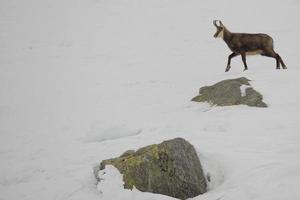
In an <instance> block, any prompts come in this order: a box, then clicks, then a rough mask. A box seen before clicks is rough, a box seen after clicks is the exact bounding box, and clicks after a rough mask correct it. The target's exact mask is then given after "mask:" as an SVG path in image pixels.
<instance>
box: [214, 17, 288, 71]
mask: <svg viewBox="0 0 300 200" xmlns="http://www.w3.org/2000/svg"><path fill="white" fill-rule="evenodd" d="M216 22H217V21H216V20H215V21H214V25H215V26H216V28H217V31H216V33H215V35H214V37H222V38H223V40H224V41H225V43H226V44H227V46H228V47H229V49H230V50H231V51H232V54H230V55H229V56H228V63H227V67H226V70H225V71H226V72H227V71H229V70H230V62H231V59H232V58H233V57H235V56H237V55H241V57H242V60H243V63H244V67H245V68H244V70H247V69H248V66H247V63H246V55H257V54H260V55H262V56H267V57H273V58H275V59H276V69H280V65H281V66H282V68H283V69H286V68H287V67H286V66H285V64H284V62H283V61H282V59H281V57H280V56H279V54H277V53H276V52H275V51H274V47H273V39H272V38H271V37H270V36H269V35H267V34H263V33H258V34H249V33H231V32H230V31H229V30H228V29H227V28H226V27H225V26H224V25H223V24H222V22H221V21H219V23H220V25H217V24H216Z"/></svg>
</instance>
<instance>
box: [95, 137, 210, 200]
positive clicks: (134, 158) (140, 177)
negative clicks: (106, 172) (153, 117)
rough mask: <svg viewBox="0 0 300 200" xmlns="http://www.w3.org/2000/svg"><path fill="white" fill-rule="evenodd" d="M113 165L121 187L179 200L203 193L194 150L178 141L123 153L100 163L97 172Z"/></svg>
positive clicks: (183, 141) (199, 165) (183, 142)
mask: <svg viewBox="0 0 300 200" xmlns="http://www.w3.org/2000/svg"><path fill="white" fill-rule="evenodd" d="M106 165H113V166H114V167H116V168H117V169H118V170H119V171H120V173H122V174H123V181H124V188H126V189H132V188H133V186H134V187H136V188H137V189H138V190H140V191H142V192H152V193H158V194H164V195H168V196H171V197H175V198H179V199H187V198H191V197H195V196H197V195H199V194H202V193H204V192H206V181H205V177H204V175H203V171H202V167H201V164H200V161H199V158H198V156H197V154H196V151H195V149H194V147H193V146H192V145H191V144H190V143H189V142H187V141H186V140H184V139H182V138H175V139H173V140H168V141H164V142H162V143H160V144H154V145H150V146H146V147H143V148H141V149H139V150H137V151H136V152H134V151H132V150H131V151H127V152H125V153H124V154H123V155H122V156H120V157H118V158H113V159H108V160H103V161H102V162H101V164H100V170H102V169H104V168H105V166H106Z"/></svg>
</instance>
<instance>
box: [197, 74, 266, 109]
mask: <svg viewBox="0 0 300 200" xmlns="http://www.w3.org/2000/svg"><path fill="white" fill-rule="evenodd" d="M249 81H250V80H248V79H247V78H245V77H242V78H237V79H229V80H224V81H221V82H218V83H216V84H214V85H212V86H205V87H202V88H200V91H199V95H198V96H196V97H194V98H193V99H192V101H196V102H208V103H210V104H212V105H217V106H232V105H241V104H243V105H248V106H253V107H268V106H267V104H266V103H264V102H263V96H262V95H261V94H260V93H259V92H257V91H256V90H254V89H253V88H252V87H251V85H250V83H249ZM242 85H245V86H248V87H247V88H246V89H245V95H242V92H241V86H242Z"/></svg>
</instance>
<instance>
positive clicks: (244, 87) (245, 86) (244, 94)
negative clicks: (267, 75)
mask: <svg viewBox="0 0 300 200" xmlns="http://www.w3.org/2000/svg"><path fill="white" fill-rule="evenodd" d="M247 88H251V86H249V85H241V87H240V89H241V95H242V97H244V96H246V89H247Z"/></svg>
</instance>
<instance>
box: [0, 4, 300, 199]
mask: <svg viewBox="0 0 300 200" xmlns="http://www.w3.org/2000/svg"><path fill="white" fill-rule="evenodd" d="M299 8H300V4H299V2H298V1H295V0H287V1H284V2H283V1H279V0H274V1H271V0H265V1H259V0H252V1H251V3H247V4H246V3H245V2H243V1H238V0H224V1H209V0H203V1H197V0H191V1H183V0H172V1H171V0H143V1H141V0H130V1H129V0H106V1H105V0H85V1H83V0H72V1H71V0H59V1H58V0H51V1H50V0H44V1H36V0H27V1H17V0H2V1H1V2H0V27H1V31H0V44H1V45H0V85H1V90H0V160H1V165H0V199H1V200H17V199H24V200H35V199H43V200H48V199H49V200H53V199H57V200H69V199H72V200H76V199H90V200H94V199H95V200H96V199H111V197H112V196H110V195H114V199H122V200H129V199H139V200H140V199H156V200H162V199H170V198H169V197H165V196H162V195H156V194H146V193H141V192H139V191H137V190H134V191H133V192H130V191H124V190H122V189H121V188H120V175H119V174H117V173H116V172H115V171H113V170H112V169H111V170H109V171H108V173H107V176H106V181H107V183H111V184H112V185H103V186H98V187H104V188H106V189H102V190H103V191H102V194H101V193H100V192H99V191H98V190H97V185H96V181H95V178H94V176H93V166H95V165H96V164H98V163H99V162H100V161H101V160H103V159H107V158H112V157H116V156H119V155H120V154H122V153H123V152H124V151H126V150H128V149H138V148H140V147H142V146H145V145H149V144H153V143H160V142H162V141H163V140H166V139H171V138H175V137H183V138H185V139H187V140H188V141H190V142H191V143H192V144H193V145H194V146H195V148H196V150H197V152H198V154H199V157H200V159H201V162H202V165H203V167H204V170H205V174H206V175H208V176H209V177H210V179H211V182H210V183H209V192H207V193H206V194H204V195H200V196H198V197H195V198H193V199H196V200H216V199H222V200H240V199H245V200H248V199H255V200H260V199H263V200H277V199H278V200H279V199H280V200H282V199H286V200H289V199H291V200H294V199H298V198H299V197H300V192H299V190H298V189H297V186H298V185H299V184H300V136H299V119H300V106H299V102H300V93H299V89H298V85H299V74H300V69H299V67H298V66H299V64H300V62H299V59H298V55H297V52H298V51H297V49H298V47H299V46H300V41H299V40H298V39H297V38H298V36H299V34H300V21H299V20H298V19H299ZM214 19H221V20H222V21H223V23H224V25H226V26H227V27H228V28H229V30H231V31H234V32H263V33H268V34H269V35H271V36H272V37H273V39H274V43H275V51H277V52H278V53H279V54H280V55H281V57H282V59H283V60H284V62H285V63H286V65H287V67H288V69H287V70H275V68H276V62H275V60H274V59H271V58H266V57H259V56H251V57H250V56H249V57H247V63H248V66H249V70H248V71H245V72H243V64H242V62H241V59H240V57H237V58H234V59H233V60H232V64H231V66H232V68H231V70H230V72H228V73H225V72H224V71H225V67H226V63H227V56H228V55H229V53H230V51H229V50H228V47H227V46H226V44H225V43H224V42H223V41H221V40H220V39H215V38H213V34H214V32H215V28H214V26H213V24H212V20H214ZM237 77H247V78H248V79H250V80H252V81H251V85H252V86H253V87H254V88H255V89H256V90H257V91H258V92H260V93H261V94H263V96H264V101H265V102H267V103H268V108H267V109H261V108H252V107H248V106H229V107H211V106H209V105H208V104H201V103H195V102H190V99H191V98H192V97H194V96H196V95H197V93H198V90H199V88H200V87H202V86H204V85H212V84H214V83H216V82H218V81H221V80H224V79H229V78H237ZM118 181H119V182H118ZM103 184H104V183H103ZM109 188H111V190H110V189H109Z"/></svg>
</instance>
